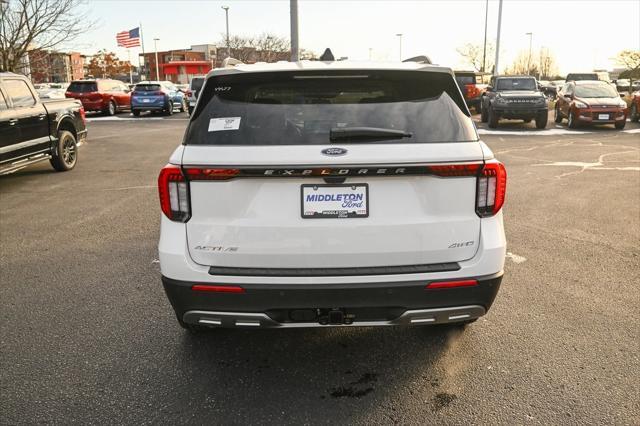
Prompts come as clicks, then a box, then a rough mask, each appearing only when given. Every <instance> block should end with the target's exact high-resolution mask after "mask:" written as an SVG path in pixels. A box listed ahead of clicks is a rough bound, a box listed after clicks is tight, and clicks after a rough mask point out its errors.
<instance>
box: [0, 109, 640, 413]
mask: <svg viewBox="0 0 640 426" xmlns="http://www.w3.org/2000/svg"><path fill="white" fill-rule="evenodd" d="M476 118H477V116H476ZM186 124H187V121H186V116H185V114H175V115H174V116H172V117H170V118H162V117H159V116H158V117H146V118H142V119H134V118H132V117H131V118H129V117H128V116H127V115H119V116H117V117H116V118H100V117H95V118H94V117H91V118H90V123H89V124H88V126H89V139H88V143H87V144H86V145H84V146H83V147H81V149H80V156H79V163H78V165H77V167H76V169H75V170H73V171H72V172H69V173H55V172H53V170H52V169H51V168H50V167H49V165H48V163H45V164H39V165H36V166H33V167H30V168H27V169H24V170H22V171H20V172H17V173H15V174H13V175H9V176H5V177H2V178H0V315H1V318H2V321H1V322H0V331H1V336H0V339H1V340H0V346H1V347H0V351H1V354H0V386H1V387H0V391H1V392H0V393H1V397H0V416H1V417H0V423H2V424H17V423H63V424H70V423H83V424H91V423H93V424H105V423H131V424H158V423H166V424H179V423H223V424H243V423H297V424H316V423H333V424H344V423H356V424H382V423H384V424H387V423H402V424H475V423H480V424H482V423H491V424H514V423H515V424H524V423H526V424H561V423H576V424H577V423H589V424H603V423H606V424H637V421H638V419H639V418H640V392H639V390H638V385H637V374H638V371H640V355H639V351H638V345H639V343H638V342H639V341H640V328H639V327H638V324H639V323H640V311H639V310H638V306H640V296H639V294H638V283H640V126H638V125H637V124H635V123H628V125H627V128H626V129H625V131H623V132H619V131H615V130H613V126H608V127H607V128H596V129H581V131H569V130H567V129H566V125H564V126H561V127H557V126H556V125H555V124H554V123H552V122H551V121H550V123H549V125H548V127H547V129H546V130H544V131H536V130H535V128H534V124H533V123H531V124H530V125H528V126H529V127H531V128H532V130H530V131H525V130H524V129H523V125H522V124H519V123H517V122H513V123H505V124H504V125H502V126H501V127H500V129H498V130H496V131H488V130H487V129H485V127H484V125H480V133H481V136H482V138H483V139H484V140H485V141H486V142H487V143H488V145H489V146H490V147H491V148H492V149H493V150H494V152H495V153H496V155H497V156H498V157H499V158H500V159H501V160H502V161H503V162H504V163H505V164H506V166H507V170H508V173H509V182H508V191H507V202H506V205H505V208H504V214H505V226H506V231H507V237H508V242H509V248H508V251H509V254H508V258H507V262H506V268H505V269H506V270H505V278H504V281H503V284H502V289H501V292H500V293H499V294H498V298H497V300H496V302H495V304H494V306H493V308H492V310H491V311H490V312H489V314H488V315H487V316H486V317H483V318H482V319H480V320H479V321H478V322H476V323H475V324H473V325H471V326H469V327H468V328H467V329H466V330H465V331H464V332H460V331H456V330H452V329H448V328H435V327H432V328H384V329H366V328H362V329H356V328H354V329H345V328H342V329H312V330H250V331H242V330H218V331H216V332H214V333H210V334H206V335H202V336H194V335H191V334H188V333H186V332H184V331H183V330H182V329H181V328H180V327H179V326H178V324H177V322H176V320H175V318H174V316H173V311H172V309H171V307H170V306H169V303H168V301H167V300H166V298H165V295H164V293H163V290H162V286H161V283H160V272H159V265H158V263H157V251H156V244H157V237H158V232H159V229H158V225H159V216H160V211H159V206H158V201H157V189H156V177H157V173H158V170H159V169H160V168H161V167H162V166H163V165H164V164H165V163H166V162H167V159H168V157H169V154H170V153H171V152H172V150H173V149H174V147H175V146H177V145H178V144H179V142H180V140H181V136H182V133H183V131H184V128H185V126H186ZM634 377H635V378H634Z"/></svg>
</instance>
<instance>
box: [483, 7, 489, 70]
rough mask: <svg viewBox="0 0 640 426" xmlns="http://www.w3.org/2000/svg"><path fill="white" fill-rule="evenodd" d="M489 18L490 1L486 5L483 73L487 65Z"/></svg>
mask: <svg viewBox="0 0 640 426" xmlns="http://www.w3.org/2000/svg"><path fill="white" fill-rule="evenodd" d="M488 17H489V0H486V2H485V4H484V49H483V51H482V72H485V66H486V64H487V18H488Z"/></svg>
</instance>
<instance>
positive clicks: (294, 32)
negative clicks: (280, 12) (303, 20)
mask: <svg viewBox="0 0 640 426" xmlns="http://www.w3.org/2000/svg"><path fill="white" fill-rule="evenodd" d="M289 13H290V15H291V62H297V61H298V60H299V54H300V44H299V40H298V0H290V2H289Z"/></svg>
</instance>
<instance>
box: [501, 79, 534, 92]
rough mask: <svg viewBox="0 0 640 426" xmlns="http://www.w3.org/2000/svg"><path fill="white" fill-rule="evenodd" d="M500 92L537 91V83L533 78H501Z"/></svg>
mask: <svg viewBox="0 0 640 426" xmlns="http://www.w3.org/2000/svg"><path fill="white" fill-rule="evenodd" d="M497 89H498V90H536V89H537V88H536V81H535V80H534V79H533V78H500V79H498V87H497Z"/></svg>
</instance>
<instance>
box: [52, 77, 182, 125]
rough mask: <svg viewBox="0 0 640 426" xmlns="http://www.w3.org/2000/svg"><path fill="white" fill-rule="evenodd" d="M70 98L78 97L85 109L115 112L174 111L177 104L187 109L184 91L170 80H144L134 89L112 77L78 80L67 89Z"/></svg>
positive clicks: (112, 113)
mask: <svg viewBox="0 0 640 426" xmlns="http://www.w3.org/2000/svg"><path fill="white" fill-rule="evenodd" d="M65 96H66V97H67V98H73V99H78V100H79V101H80V102H82V105H83V106H84V109H85V110H86V111H95V112H102V113H103V114H105V115H115V114H117V113H118V112H121V111H131V112H132V113H133V115H134V116H136V117H137V116H139V115H140V113H141V112H144V111H151V112H164V113H165V114H169V115H171V114H173V110H174V108H180V111H185V110H186V109H187V101H186V96H185V93H184V92H183V91H182V90H180V88H178V87H177V86H176V85H174V84H173V83H171V82H170V81H142V82H140V83H138V84H136V85H135V86H133V89H131V87H130V86H129V85H126V84H125V83H123V82H121V81H119V80H111V79H93V80H76V81H73V82H71V84H70V85H69V87H68V88H67V91H66V92H65Z"/></svg>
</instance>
